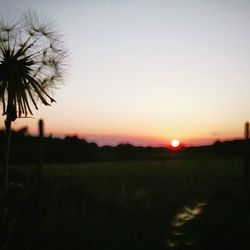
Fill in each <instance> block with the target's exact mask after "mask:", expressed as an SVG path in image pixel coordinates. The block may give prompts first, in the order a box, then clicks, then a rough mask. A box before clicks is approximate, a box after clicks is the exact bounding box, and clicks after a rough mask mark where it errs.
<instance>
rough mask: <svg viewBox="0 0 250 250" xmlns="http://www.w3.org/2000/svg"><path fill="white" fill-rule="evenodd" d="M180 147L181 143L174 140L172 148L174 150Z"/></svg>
mask: <svg viewBox="0 0 250 250" xmlns="http://www.w3.org/2000/svg"><path fill="white" fill-rule="evenodd" d="M179 145H180V141H179V140H177V139H174V140H172V141H171V146H172V147H173V148H177V147H179Z"/></svg>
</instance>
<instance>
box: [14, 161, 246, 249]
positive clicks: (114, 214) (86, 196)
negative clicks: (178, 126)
mask: <svg viewBox="0 0 250 250" xmlns="http://www.w3.org/2000/svg"><path fill="white" fill-rule="evenodd" d="M242 166H243V160H242V159H240V158H230V157H227V158H226V157H223V158H219V157H217V158H212V157H191V158H178V157H175V158H172V159H171V160H164V161H152V162H150V161H145V162H141V161H137V162H98V163H83V164H74V165H68V164H60V165H47V166H45V179H44V183H43V184H42V186H41V187H40V189H39V190H38V191H37V192H36V193H35V194H34V195H33V197H32V200H31V202H30V203H29V204H27V205H26V207H25V210H24V211H23V213H22V215H21V216H20V218H19V220H18V223H17V226H16V230H15V234H14V237H13V241H12V243H11V246H10V247H11V249H19V250H20V249H53V250H55V249H156V250H157V249H167V246H166V244H165V241H166V237H167V234H168V230H169V226H170V223H171V221H172V220H173V217H174V216H175V213H176V212H177V211H178V210H180V209H181V208H182V207H183V206H185V205H192V204H194V203H197V202H206V203H207V204H208V205H207V207H206V208H205V210H204V214H203V215H201V216H200V217H199V218H198V219H197V221H196V223H194V225H192V226H191V227H190V229H189V230H191V231H192V233H194V234H196V238H197V243H196V244H195V245H193V246H192V248H189V249H219V248H220V249H221V247H225V246H226V247H227V249H249V248H246V247H249V244H248V236H249V235H248V234H249V233H248V227H249V222H250V213H249V212H248V211H249V203H248V199H247V198H246V197H245V196H244V195H243V194H242V187H241V177H242ZM18 168H20V166H16V167H13V168H12V171H15V169H18ZM27 168H28V167H27ZM27 168H26V173H29V172H32V171H34V170H33V169H32V168H31V169H29V170H27ZM16 171H17V170H16ZM185 247H186V246H185ZM185 247H184V246H179V247H178V248H176V249H182V248H183V249H184V248H185ZM231 247H232V248H231ZM235 247H236V248H235ZM185 249H186V248H185Z"/></svg>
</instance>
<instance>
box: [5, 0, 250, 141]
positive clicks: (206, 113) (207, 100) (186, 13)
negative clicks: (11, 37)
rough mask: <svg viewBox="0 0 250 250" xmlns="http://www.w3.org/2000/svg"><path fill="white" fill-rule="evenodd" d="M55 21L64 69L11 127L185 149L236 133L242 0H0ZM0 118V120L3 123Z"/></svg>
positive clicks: (244, 111) (247, 24) (245, 76)
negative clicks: (35, 106) (43, 98)
mask: <svg viewBox="0 0 250 250" xmlns="http://www.w3.org/2000/svg"><path fill="white" fill-rule="evenodd" d="M0 5H1V10H0V13H1V16H2V18H4V19H10V18H11V17H13V16H17V15H21V14H22V13H23V12H26V11H27V10H34V11H36V12H37V13H38V14H39V15H42V16H45V17H48V19H50V18H52V19H53V20H55V21H56V30H58V31H59V32H60V33H62V34H63V42H64V45H65V47H67V48H68V51H69V54H70V56H69V58H68V66H67V68H66V71H67V75H66V78H65V80H64V83H63V84H60V85H59V87H58V89H56V90H55V91H54V93H53V94H54V97H55V99H56V101H57V103H56V104H54V103H53V105H52V106H51V107H47V106H46V107H44V106H43V105H42V104H40V105H39V111H37V112H35V113H34V117H33V118H20V119H17V120H16V121H15V122H14V124H13V127H14V128H16V129H17V128H20V127H22V126H28V127H29V131H30V133H33V134H35V133H36V131H37V121H38V120H39V119H41V118H42V119H44V120H45V129H46V130H45V131H46V134H47V135H53V136H55V137H56V136H64V135H77V136H79V137H81V138H85V139H87V140H88V141H94V142H97V143H98V144H99V145H103V144H110V145H115V144H117V143H125V142H128V143H133V144H135V145H153V146H156V145H157V146H158V145H167V144H169V143H170V141H171V140H172V139H175V138H176V139H179V140H180V141H181V142H182V143H184V144H186V145H201V144H208V143H213V142H214V141H215V140H227V139H234V138H240V137H242V136H243V127H244V123H245V122H246V121H248V120H250V15H249V13H250V1H248V0H81V1H80V0H71V1H66V0H60V1H59V0H58V1H56V0H43V1H38V0H0ZM3 124H4V117H1V118H0V125H1V126H3Z"/></svg>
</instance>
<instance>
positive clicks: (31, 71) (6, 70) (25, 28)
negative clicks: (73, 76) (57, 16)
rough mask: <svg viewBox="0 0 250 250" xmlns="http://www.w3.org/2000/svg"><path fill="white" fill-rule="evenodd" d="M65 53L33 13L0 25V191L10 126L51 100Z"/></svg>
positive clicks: (48, 29)
mask: <svg viewBox="0 0 250 250" xmlns="http://www.w3.org/2000/svg"><path fill="white" fill-rule="evenodd" d="M64 58H65V49H64V48H63V47H62V43H61V40H60V36H59V35H58V34H57V33H56V32H55V31H54V30H53V26H52V25H51V24H49V23H47V22H45V21H43V20H41V19H39V18H38V17H37V16H36V15H35V14H34V13H28V14H24V15H23V16H22V17H21V18H20V19H19V20H18V21H16V22H15V23H12V24H8V25H7V24H5V23H4V22H2V23H0V103H1V104H2V110H3V115H4V116H6V119H5V127H6V144H5V151H6V152H5V155H4V173H3V175H4V180H3V182H4V183H3V186H4V190H5V191H6V190H7V181H8V159H9V145H10V132H11V123H12V122H13V121H15V120H16V119H17V118H18V117H27V116H28V115H33V110H34V109H38V103H39V101H40V102H42V103H43V104H44V105H47V106H49V105H50V104H51V103H53V102H55V100H54V99H53V98H52V97H51V94H50V92H49V91H50V89H51V88H53V87H56V86H57V85H58V83H60V82H61V80H62V76H63V65H64Z"/></svg>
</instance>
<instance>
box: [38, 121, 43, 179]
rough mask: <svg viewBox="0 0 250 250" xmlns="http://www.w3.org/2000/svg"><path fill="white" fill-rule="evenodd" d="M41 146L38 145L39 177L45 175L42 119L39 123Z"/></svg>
mask: <svg viewBox="0 0 250 250" xmlns="http://www.w3.org/2000/svg"><path fill="white" fill-rule="evenodd" d="M38 133H39V145H38V149H39V152H38V157H39V158H38V168H37V177H38V178H39V177H41V176H42V175H43V157H44V122H43V120H42V119H40V120H39V121H38Z"/></svg>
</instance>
